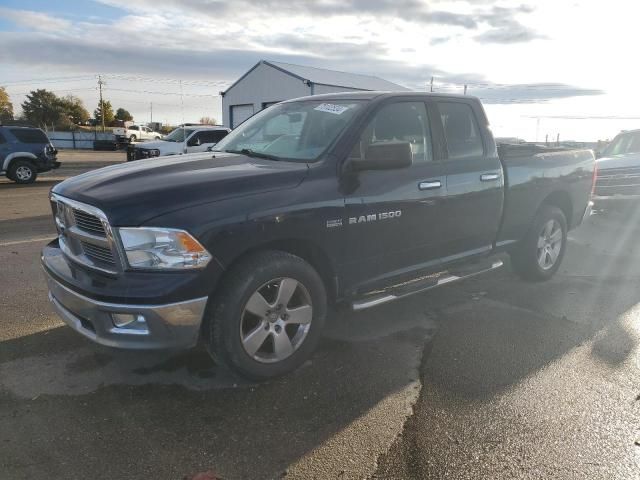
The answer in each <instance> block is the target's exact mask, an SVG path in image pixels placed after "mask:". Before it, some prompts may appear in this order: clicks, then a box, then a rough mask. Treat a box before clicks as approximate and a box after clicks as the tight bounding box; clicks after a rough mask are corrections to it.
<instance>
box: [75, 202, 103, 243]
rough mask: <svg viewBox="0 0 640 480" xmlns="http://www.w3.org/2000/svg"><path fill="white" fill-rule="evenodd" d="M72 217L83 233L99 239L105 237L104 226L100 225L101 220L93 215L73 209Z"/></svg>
mask: <svg viewBox="0 0 640 480" xmlns="http://www.w3.org/2000/svg"><path fill="white" fill-rule="evenodd" d="M73 217H74V219H75V222H76V225H77V227H78V228H79V229H81V230H84V231H85V232H89V233H93V234H94V235H98V236H100V237H106V236H107V234H106V232H105V231H104V226H103V225H102V220H100V219H99V218H98V217H96V216H95V215H91V214H90V213H87V212H85V211H83V210H78V209H77V208H74V209H73Z"/></svg>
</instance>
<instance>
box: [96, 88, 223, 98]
mask: <svg viewBox="0 0 640 480" xmlns="http://www.w3.org/2000/svg"><path fill="white" fill-rule="evenodd" d="M108 90H109V91H114V92H130V93H145V94H148V95H179V96H182V95H184V96H185V97H187V96H188V97H219V96H220V95H219V94H217V93H216V94H207V93H181V92H158V91H156V92H153V91H149V90H130V89H127V88H111V87H110V88H109V89H108Z"/></svg>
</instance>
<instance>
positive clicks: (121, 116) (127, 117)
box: [116, 107, 133, 122]
mask: <svg viewBox="0 0 640 480" xmlns="http://www.w3.org/2000/svg"><path fill="white" fill-rule="evenodd" d="M116 120H122V121H123V122H130V121H131V120H133V115H131V114H130V113H129V112H128V111H127V110H125V109H124V108H122V107H120V108H119V109H118V110H116Z"/></svg>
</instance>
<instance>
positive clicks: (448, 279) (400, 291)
mask: <svg viewBox="0 0 640 480" xmlns="http://www.w3.org/2000/svg"><path fill="white" fill-rule="evenodd" d="M502 265H503V263H502V260H496V261H494V262H493V263H492V264H491V265H490V266H489V267H488V268H482V269H480V270H475V271H472V272H469V273H466V274H459V275H455V274H453V273H444V274H443V275H442V277H439V278H438V279H437V280H436V281H434V282H431V283H429V284H428V285H424V284H421V285H420V286H418V287H417V288H415V289H411V290H409V289H407V288H406V287H403V288H397V289H394V290H395V291H394V290H392V292H393V293H385V294H381V295H378V296H376V297H373V296H370V297H369V298H366V299H362V300H358V301H356V302H353V303H352V304H351V308H352V309H353V310H354V311H359V310H366V309H367V308H371V307H376V306H378V305H382V304H383V303H388V302H392V301H394V300H399V299H401V298H405V297H409V296H411V295H415V294H416V293H422V292H426V291H427V290H431V289H432V288H436V287H440V286H442V285H446V284H447V283H452V282H457V281H458V280H464V279H465V278H470V277H474V276H476V275H480V274H482V273H486V272H490V271H491V270H495V269H497V268H500V267H502Z"/></svg>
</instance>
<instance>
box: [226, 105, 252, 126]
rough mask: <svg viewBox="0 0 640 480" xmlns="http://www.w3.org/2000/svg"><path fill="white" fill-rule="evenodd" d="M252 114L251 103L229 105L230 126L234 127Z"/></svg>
mask: <svg viewBox="0 0 640 480" xmlns="http://www.w3.org/2000/svg"><path fill="white" fill-rule="evenodd" d="M251 115H253V105H231V128H236V127H237V126H238V125H240V124H241V123H242V122H244V121H245V120H246V119H247V118H249V117H250V116H251Z"/></svg>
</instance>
